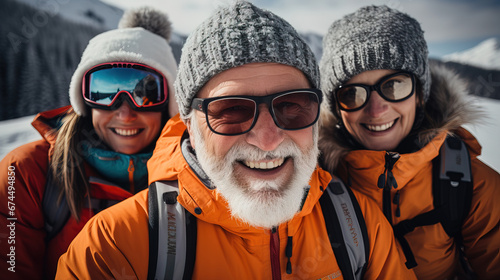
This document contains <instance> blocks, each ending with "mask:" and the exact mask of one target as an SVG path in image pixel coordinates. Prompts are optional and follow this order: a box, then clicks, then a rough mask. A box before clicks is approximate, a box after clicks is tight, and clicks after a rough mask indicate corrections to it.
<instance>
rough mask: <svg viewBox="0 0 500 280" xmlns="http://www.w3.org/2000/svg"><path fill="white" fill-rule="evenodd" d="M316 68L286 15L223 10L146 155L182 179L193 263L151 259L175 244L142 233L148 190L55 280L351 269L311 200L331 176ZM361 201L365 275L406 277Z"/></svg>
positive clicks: (152, 170) (370, 207)
mask: <svg viewBox="0 0 500 280" xmlns="http://www.w3.org/2000/svg"><path fill="white" fill-rule="evenodd" d="M318 72H319V71H318V66H317V64H316V60H315V58H314V55H313V53H312V51H311V50H310V49H309V47H308V46H307V45H306V43H305V42H304V41H303V40H302V39H301V38H300V36H299V35H298V34H297V32H296V31H295V30H294V29H293V28H292V26H290V24H288V23H287V22H286V21H284V20H283V19H281V18H279V17H278V16H276V15H275V14H273V13H271V12H269V11H265V10H262V9H259V8H257V7H255V6H254V5H252V4H250V3H248V2H243V1H238V2H236V3H234V4H232V5H230V6H227V7H221V8H219V9H218V10H217V11H216V12H215V13H214V14H213V15H212V16H211V17H210V18H209V19H207V20H206V21H205V22H204V23H203V24H202V25H201V26H200V27H198V29H196V30H195V31H194V32H193V33H192V34H191V35H190V36H189V38H188V39H187V41H186V44H185V46H184V48H183V53H182V58H181V62H180V66H179V71H178V74H177V80H176V82H175V90H176V92H175V94H176V99H177V102H178V104H179V111H180V117H174V118H172V119H171V120H170V121H169V122H168V123H167V125H166V126H165V128H164V130H163V132H162V135H161V136H160V139H159V140H158V142H157V145H156V149H155V151H154V154H153V157H152V158H151V160H150V161H149V162H148V171H149V174H150V178H149V179H150V182H151V183H153V182H158V181H168V182H169V184H171V185H178V189H176V191H175V192H174V193H176V194H177V193H178V195H177V196H176V202H177V203H178V204H180V205H181V206H182V207H183V208H184V209H185V210H186V211H187V212H188V215H190V216H194V218H195V219H194V222H190V224H188V225H187V226H188V227H191V226H193V224H194V226H195V235H196V238H195V241H194V243H195V245H193V246H194V247H195V249H194V253H193V254H192V255H193V256H194V257H193V258H194V260H192V261H189V260H186V262H181V263H178V262H177V261H178V259H177V256H179V255H181V254H183V253H185V252H180V251H181V250H180V249H178V250H177V251H176V252H175V253H176V255H175V256H174V255H173V253H172V255H169V256H170V258H171V259H170V261H172V260H173V259H174V258H175V264H174V265H172V262H170V264H169V265H167V266H168V267H167V268H164V267H162V264H161V263H160V264H159V265H157V267H156V270H154V268H152V267H151V266H150V265H148V262H150V261H151V258H153V259H158V258H162V257H164V256H163V255H164V254H167V253H166V252H167V248H164V251H162V250H161V249H160V253H159V254H157V253H156V252H157V247H155V246H151V244H162V242H161V241H162V240H163V241H165V240H166V239H167V238H169V239H168V240H169V242H167V243H169V245H172V244H171V243H170V242H171V241H172V236H170V234H166V235H161V234H159V235H158V236H157V237H156V238H158V239H159V240H160V242H158V243H152V241H151V240H150V239H151V236H152V235H151V232H148V221H150V220H149V218H148V216H149V215H151V213H150V212H148V211H149V210H148V207H149V209H151V205H148V190H145V191H143V192H141V193H140V194H138V195H136V196H134V197H132V198H131V199H130V200H127V201H125V202H124V203H121V204H118V205H116V206H115V207H111V208H108V209H107V210H105V211H103V212H101V213H99V214H98V215H96V218H95V219H93V220H92V221H90V222H88V224H87V226H86V228H85V229H83V230H82V232H81V234H80V235H79V236H78V237H77V238H76V239H75V241H74V242H73V243H72V245H71V246H70V249H69V251H68V252H67V253H66V254H65V255H64V256H63V257H61V259H60V261H59V267H58V275H57V277H58V278H60V279H72V278H78V279H110V278H125V277H131V278H134V279H135V278H137V279H146V278H148V277H149V278H153V277H158V276H157V275H156V276H155V273H157V270H158V268H159V269H160V270H161V269H164V270H165V269H166V270H167V275H168V273H171V274H170V276H167V277H166V278H169V279H170V278H173V279H177V277H179V278H184V279H334V278H337V277H344V278H347V277H346V276H347V275H343V272H342V271H341V270H340V268H339V264H338V260H337V257H338V256H335V254H334V252H333V250H332V246H331V244H330V240H329V236H328V232H327V230H326V226H325V219H328V218H329V217H327V216H324V215H323V212H322V209H321V206H320V204H319V202H318V201H319V199H320V197H321V196H322V195H323V193H324V192H325V189H326V188H327V186H328V185H329V183H330V181H331V180H332V177H331V175H330V174H328V173H327V172H325V171H323V170H321V169H320V168H319V167H317V159H318V153H319V152H318V146H317V138H318V125H317V119H318V115H319V110H320V104H321V101H322V94H321V92H320V91H319V90H317V88H318V87H319V73H318ZM170 94H172V93H170ZM149 192H153V190H152V189H151V190H149ZM171 193H172V192H168V193H164V194H163V197H165V195H166V194H167V195H169V194H171ZM167 200H168V199H166V201H167ZM150 203H151V202H150ZM167 203H169V204H172V201H170V202H167ZM174 203H175V200H174ZM359 205H360V208H361V210H362V211H363V212H364V214H363V216H364V219H365V221H366V227H367V230H368V236H367V237H368V239H367V240H365V242H367V243H369V258H368V261H367V265H366V266H365V267H364V269H363V271H362V272H363V273H364V278H365V279H382V278H390V279H414V275H413V272H412V271H410V270H407V269H406V267H405V266H404V264H403V262H402V261H401V259H400V258H399V255H398V251H397V248H396V245H395V244H396V243H395V241H394V237H393V235H392V229H391V228H390V225H389V224H388V223H387V221H386V220H385V218H384V217H383V215H382V212H381V211H380V210H379V209H378V207H377V206H376V205H374V204H371V202H370V201H369V200H367V199H363V200H359ZM169 221H171V220H169ZM170 226H171V225H169V227H170ZM172 226H173V225H172ZM150 230H151V228H150ZM175 234H177V235H178V234H179V231H177V232H175V233H172V235H175ZM167 235H168V236H167ZM176 238H182V236H176ZM174 242H175V241H174ZM148 244H149V247H148ZM189 244H190V243H189V242H188V247H189V246H190V245H189ZM193 246H191V248H192V247H193ZM169 249H171V248H169ZM169 252H171V251H169ZM167 258H168V257H167ZM156 264H157V263H156V262H155V263H154V265H156ZM179 267H180V268H182V269H184V271H185V272H184V275H183V277H181V276H182V275H181V276H176V274H175V273H176V272H175V270H176V269H178V268H179ZM171 270H174V272H172V271H171ZM162 278H163V277H162Z"/></svg>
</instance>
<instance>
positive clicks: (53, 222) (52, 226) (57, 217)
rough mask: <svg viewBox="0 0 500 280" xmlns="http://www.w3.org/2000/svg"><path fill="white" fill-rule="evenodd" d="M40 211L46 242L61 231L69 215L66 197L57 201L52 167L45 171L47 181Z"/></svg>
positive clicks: (56, 189)
mask: <svg viewBox="0 0 500 280" xmlns="http://www.w3.org/2000/svg"><path fill="white" fill-rule="evenodd" d="M42 211H43V217H44V219H45V225H44V227H45V232H46V233H47V235H46V236H45V241H46V242H48V241H49V240H51V239H52V238H54V236H56V235H57V233H59V231H61V229H62V228H63V227H64V225H65V224H66V222H67V221H68V219H69V217H70V211H69V207H68V203H67V202H66V197H65V196H62V198H61V201H60V202H59V190H58V187H57V185H56V183H55V182H54V179H53V175H52V169H51V168H49V170H48V171H47V181H46V183H45V192H44V193H43V199H42Z"/></svg>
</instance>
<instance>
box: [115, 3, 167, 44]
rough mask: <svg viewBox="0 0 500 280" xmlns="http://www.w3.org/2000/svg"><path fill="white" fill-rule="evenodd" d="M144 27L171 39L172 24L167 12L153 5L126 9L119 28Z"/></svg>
mask: <svg viewBox="0 0 500 280" xmlns="http://www.w3.org/2000/svg"><path fill="white" fill-rule="evenodd" d="M133 27H142V28H144V29H146V30H148V31H150V32H152V33H155V34H157V35H159V36H161V37H163V38H165V40H167V41H170V35H171V34H172V24H171V22H170V20H169V19H168V16H167V14H165V13H163V12H160V11H158V10H156V9H153V8H151V7H141V8H135V9H130V10H127V11H125V13H124V14H123V17H122V18H121V20H120V22H119V23H118V28H133Z"/></svg>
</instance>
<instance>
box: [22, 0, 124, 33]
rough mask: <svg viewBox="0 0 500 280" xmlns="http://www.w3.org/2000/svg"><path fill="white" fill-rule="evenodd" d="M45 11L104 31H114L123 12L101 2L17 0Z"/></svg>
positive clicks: (87, 0) (84, 0)
mask: <svg viewBox="0 0 500 280" xmlns="http://www.w3.org/2000/svg"><path fill="white" fill-rule="evenodd" d="M17 1H18V2H22V3H25V4H28V5H30V6H32V7H33V8H36V9H39V10H41V11H44V12H45V13H47V14H48V15H49V16H54V15H58V16H60V17H62V18H64V19H66V20H69V21H72V22H76V23H80V24H85V25H91V26H94V27H97V28H101V29H104V30H109V29H114V28H116V27H117V26H118V22H119V21H120V18H121V17H122V15H123V10H121V9H119V8H117V7H115V6H112V5H108V4H106V3H103V2H101V1H99V0H72V1H68V0H66V1H54V0H17Z"/></svg>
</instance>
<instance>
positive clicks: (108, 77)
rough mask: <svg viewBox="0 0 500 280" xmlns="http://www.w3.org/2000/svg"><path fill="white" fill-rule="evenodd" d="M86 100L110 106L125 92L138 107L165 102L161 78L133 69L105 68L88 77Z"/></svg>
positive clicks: (154, 74)
mask: <svg viewBox="0 0 500 280" xmlns="http://www.w3.org/2000/svg"><path fill="white" fill-rule="evenodd" d="M88 78H89V86H88V87H89V88H88V89H87V91H86V93H85V94H86V96H85V97H86V99H87V100H88V101H91V102H93V103H96V104H98V105H104V106H111V105H112V104H113V102H114V101H115V100H116V98H117V95H118V94H119V93H120V92H124V91H125V92H127V93H128V94H129V96H130V98H132V99H133V101H134V103H135V104H136V105H137V106H139V107H142V106H154V105H158V104H161V103H163V102H164V101H165V96H164V92H163V89H162V77H161V76H159V75H158V74H156V73H153V72H149V71H144V70H140V69H135V68H107V69H100V70H97V71H95V72H92V73H91V74H90V75H89V77H88Z"/></svg>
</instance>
